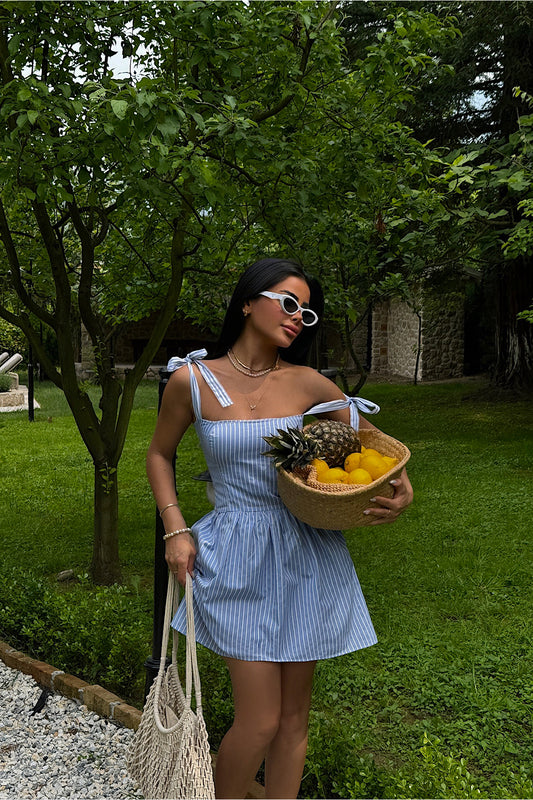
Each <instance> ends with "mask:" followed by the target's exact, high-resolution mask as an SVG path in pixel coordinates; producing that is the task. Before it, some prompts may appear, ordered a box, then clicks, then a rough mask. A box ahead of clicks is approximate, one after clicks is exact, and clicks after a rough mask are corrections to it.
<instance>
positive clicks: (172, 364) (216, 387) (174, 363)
mask: <svg viewBox="0 0 533 800" xmlns="http://www.w3.org/2000/svg"><path fill="white" fill-rule="evenodd" d="M206 355H207V350H205V349H202V350H193V351H192V352H191V353H188V354H187V355H186V356H185V357H184V358H180V357H179V356H174V357H173V358H171V359H170V361H169V362H168V364H167V370H168V372H175V371H176V370H177V369H181V367H183V366H185V364H187V366H188V368H189V373H190V376H191V386H192V391H193V402H195V401H196V404H197V405H198V408H195V409H194V412H195V414H196V415H197V416H201V414H200V413H199V412H200V391H199V388H198V383H197V381H196V377H195V375H194V371H193V369H192V365H193V364H194V365H195V366H196V367H198V371H199V372H200V375H201V376H202V378H203V379H204V381H205V382H206V383H207V385H208V386H209V388H210V389H211V391H212V392H213V394H214V395H215V397H216V398H217V400H218V402H219V403H220V405H221V406H222V407H223V408H226V407H227V406H231V405H233V400H232V399H231V398H230V396H229V395H228V393H227V392H226V390H225V389H224V387H223V386H222V384H221V383H220V381H219V380H218V379H217V378H215V376H214V375H213V373H212V372H211V370H210V369H209V368H208V367H206V365H205V364H203V363H202V358H205V357H206Z"/></svg>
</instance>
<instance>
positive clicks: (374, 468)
mask: <svg viewBox="0 0 533 800" xmlns="http://www.w3.org/2000/svg"><path fill="white" fill-rule="evenodd" d="M361 467H362V469H366V471H367V472H369V473H370V475H371V476H372V480H374V481H375V480H377V479H378V478H381V476H382V475H384V474H385V473H386V472H388V471H389V469H390V467H389V466H388V464H387V463H386V462H385V461H384V460H383V456H380V455H379V453H377V454H376V455H369V454H368V450H367V451H366V453H365V454H364V455H363V458H362V459H361Z"/></svg>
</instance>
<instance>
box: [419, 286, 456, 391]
mask: <svg viewBox="0 0 533 800" xmlns="http://www.w3.org/2000/svg"><path fill="white" fill-rule="evenodd" d="M464 322H465V314H464V299H463V296H462V295H461V294H459V293H457V294H451V293H450V294H447V295H446V296H445V297H444V298H443V297H440V298H439V297H435V296H433V297H432V296H429V297H428V298H427V300H426V302H425V304H424V326H423V335H424V340H423V350H422V360H423V369H422V374H423V380H425V381H435V380H446V379H447V378H460V377H461V376H462V375H463V372H464Z"/></svg>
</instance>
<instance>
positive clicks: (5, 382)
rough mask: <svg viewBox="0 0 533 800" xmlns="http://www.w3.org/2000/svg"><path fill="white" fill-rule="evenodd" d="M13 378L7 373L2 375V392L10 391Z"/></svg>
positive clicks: (0, 378)
mask: <svg viewBox="0 0 533 800" xmlns="http://www.w3.org/2000/svg"><path fill="white" fill-rule="evenodd" d="M12 382H13V381H12V378H11V377H10V376H9V375H6V373H2V374H1V375H0V392H9V390H10V389H11V384H12Z"/></svg>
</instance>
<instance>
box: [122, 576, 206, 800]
mask: <svg viewBox="0 0 533 800" xmlns="http://www.w3.org/2000/svg"><path fill="white" fill-rule="evenodd" d="M192 586H193V581H192V578H191V576H190V575H189V574H187V579H186V585H185V602H186V607H187V636H186V667H185V694H184V693H183V689H182V686H181V682H180V678H179V674H178V668H177V648H178V638H179V634H178V633H177V632H176V631H175V630H172V636H173V639H172V663H171V664H170V665H169V667H168V669H166V670H165V662H166V655H167V647H168V635H169V630H170V622H171V619H172V617H173V615H174V613H175V611H176V608H177V605H178V596H179V584H178V582H177V580H176V578H175V576H174V575H169V580H168V590H167V601H166V606H165V621H164V629H163V641H162V645H161V661H160V666H159V673H158V675H157V678H156V680H155V681H154V683H153V684H152V686H151V688H150V692H149V694H148V697H147V700H146V703H145V706H144V710H143V714H142V718H141V723H140V725H139V728H138V730H137V732H136V734H135V736H134V738H133V741H132V744H131V747H130V751H129V753H128V759H127V765H128V770H129V772H130V775H131V776H132V778H133V779H134V780H135V781H136V782H137V783H138V784H139V787H140V789H141V791H142V793H143V795H144V796H145V797H146V798H158V799H161V800H166V798H169V799H170V798H183V800H194V798H198V800H212V799H213V798H214V797H215V786H214V781H213V768H212V762H211V753H210V750H209V742H208V738H207V730H206V727H205V722H204V717H203V712H202V692H201V686H200V674H199V672H198V662H197V658H196V638H195V632H194V613H193V602H192V593H193V588H192ZM193 687H194V697H195V700H196V710H193V709H192V708H191V696H192V689H193Z"/></svg>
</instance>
